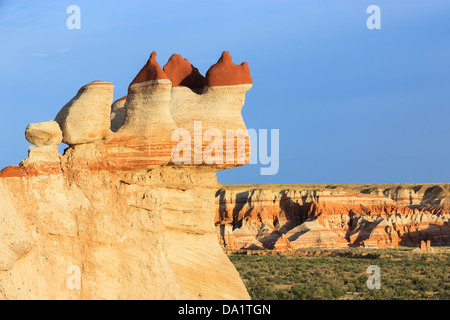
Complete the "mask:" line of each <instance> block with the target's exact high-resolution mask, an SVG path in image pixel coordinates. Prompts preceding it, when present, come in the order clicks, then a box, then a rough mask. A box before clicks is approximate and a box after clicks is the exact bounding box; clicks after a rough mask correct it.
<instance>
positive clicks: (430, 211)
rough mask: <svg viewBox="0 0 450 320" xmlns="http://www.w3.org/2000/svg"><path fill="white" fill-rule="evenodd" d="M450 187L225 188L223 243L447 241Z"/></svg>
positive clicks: (219, 218) (220, 201) (283, 245)
mask: <svg viewBox="0 0 450 320" xmlns="http://www.w3.org/2000/svg"><path fill="white" fill-rule="evenodd" d="M449 194H450V185H449V184H421V185H419V184H417V185H411V184H409V185H406V184H405V185H234V186H233V185H225V186H222V188H221V189H220V190H219V191H218V192H217V193H216V218H215V221H216V228H217V232H218V234H219V240H220V242H221V244H222V246H223V247H225V248H230V249H264V248H265V249H275V250H288V249H298V248H307V247H318V248H345V247H349V246H363V247H373V248H386V247H396V246H398V245H408V246H419V245H420V242H421V240H425V241H426V240H430V241H431V245H432V246H433V245H448V244H450V223H449V218H450V200H449Z"/></svg>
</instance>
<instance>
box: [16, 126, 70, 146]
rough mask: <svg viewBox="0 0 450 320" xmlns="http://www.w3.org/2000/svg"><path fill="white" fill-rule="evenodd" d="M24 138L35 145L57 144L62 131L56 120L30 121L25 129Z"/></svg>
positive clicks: (60, 139)
mask: <svg viewBox="0 0 450 320" xmlns="http://www.w3.org/2000/svg"><path fill="white" fill-rule="evenodd" d="M25 138H26V139H27V140H28V142H29V143H32V144H34V145H37V146H49V145H58V144H60V143H61V141H62V131H61V128H60V127H59V124H58V123H57V122H56V121H46V122H38V123H32V124H30V125H29V126H28V127H27V128H26V129H25Z"/></svg>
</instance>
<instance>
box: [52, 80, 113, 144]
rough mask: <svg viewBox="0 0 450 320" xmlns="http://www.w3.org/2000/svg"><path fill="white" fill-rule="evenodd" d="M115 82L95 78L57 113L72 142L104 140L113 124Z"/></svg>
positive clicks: (57, 119)
mask: <svg viewBox="0 0 450 320" xmlns="http://www.w3.org/2000/svg"><path fill="white" fill-rule="evenodd" d="M113 92H114V85H113V84H112V83H111V82H107V81H93V82H91V83H88V84H87V85H85V86H84V87H82V88H81V89H80V90H79V91H78V93H77V94H76V96H75V97H73V99H72V100H70V101H69V102H68V103H67V104H66V105H65V106H64V107H63V108H62V109H61V110H60V111H59V112H58V114H57V115H56V118H55V121H56V122H58V123H59V125H60V127H61V130H62V132H63V142H64V143H66V144H68V145H70V146H71V145H76V144H82V143H90V142H94V141H99V140H101V139H102V138H103V137H104V136H105V135H106V133H108V131H109V128H110V122H111V121H110V114H111V103H112V99H113Z"/></svg>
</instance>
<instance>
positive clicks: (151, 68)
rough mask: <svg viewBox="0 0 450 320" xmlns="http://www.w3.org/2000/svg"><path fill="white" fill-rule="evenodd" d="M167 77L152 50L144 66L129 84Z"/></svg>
mask: <svg viewBox="0 0 450 320" xmlns="http://www.w3.org/2000/svg"><path fill="white" fill-rule="evenodd" d="M160 79H169V78H168V77H167V75H166V73H165V72H164V71H163V69H162V68H161V67H160V65H159V64H158V62H157V61H156V52H155V51H153V52H152V54H151V55H150V58H149V59H148V61H147V63H146V64H145V66H144V67H143V68H142V69H141V71H139V73H138V74H137V76H136V77H135V78H134V80H133V81H132V82H131V83H130V86H131V85H133V84H137V83H142V82H146V81H151V80H160Z"/></svg>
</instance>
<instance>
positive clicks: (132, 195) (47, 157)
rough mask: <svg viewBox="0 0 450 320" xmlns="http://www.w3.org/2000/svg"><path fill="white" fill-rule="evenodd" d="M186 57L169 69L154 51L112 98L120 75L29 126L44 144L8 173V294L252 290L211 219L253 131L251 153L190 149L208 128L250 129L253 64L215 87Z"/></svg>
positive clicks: (4, 235)
mask: <svg viewBox="0 0 450 320" xmlns="http://www.w3.org/2000/svg"><path fill="white" fill-rule="evenodd" d="M225 55H228V53H226V54H225ZM185 61H187V60H184V59H182V58H181V57H180V56H178V55H175V56H174V57H172V58H171V60H169V63H168V66H167V68H166V69H167V70H168V75H167V74H166V73H165V71H164V70H163V68H161V67H160V66H159V64H158V62H157V61H156V53H152V54H151V56H150V59H149V60H148V62H147V63H146V64H145V66H144V67H143V68H142V70H141V71H140V72H139V73H138V74H137V75H136V77H135V79H134V80H133V82H132V83H131V84H130V86H129V88H128V94H127V96H126V97H124V98H123V99H119V100H118V101H116V102H115V103H114V104H112V100H113V89H114V86H113V84H112V83H109V82H105V81H94V82H91V83H89V84H87V85H86V86H84V87H83V88H81V89H80V90H79V91H78V93H77V94H76V95H75V97H74V98H73V99H72V100H71V101H70V102H69V103H68V104H67V105H65V106H64V107H63V108H62V109H61V111H60V112H59V113H58V114H57V116H56V119H55V121H56V122H51V124H45V125H31V126H30V127H29V128H28V130H27V139H28V140H29V141H30V142H31V143H34V144H36V145H37V146H36V147H34V146H33V147H30V151H29V155H28V157H27V159H25V160H24V161H22V163H21V164H20V165H18V166H10V167H7V168H4V169H3V170H2V171H1V172H0V221H1V222H2V223H0V252H1V255H0V298H2V299H249V295H248V293H247V291H246V289H245V287H244V285H243V283H242V280H241V279H240V277H239V274H238V273H237V271H236V269H235V268H234V266H233V265H232V264H231V262H230V261H229V259H228V258H227V256H226V255H225V254H224V253H223V250H222V248H221V247H220V245H219V242H218V241H217V234H216V230H215V227H214V212H215V200H214V195H215V193H216V191H217V189H218V188H220V185H219V184H218V182H217V179H216V176H215V174H216V172H217V171H218V170H222V169H225V168H229V167H233V166H238V165H242V164H245V163H247V162H248V153H249V145H248V141H245V144H244V156H243V157H244V161H243V163H241V162H237V161H234V162H228V163H223V162H222V163H221V162H220V161H217V163H213V164H212V165H211V164H209V163H207V162H206V161H204V158H203V157H200V161H198V160H199V159H197V158H196V161H195V162H194V161H193V160H194V159H193V158H194V156H195V155H196V154H195V153H192V154H191V150H193V149H196V150H197V151H200V153H201V154H202V153H203V152H204V149H206V148H207V147H208V146H209V145H208V144H205V143H204V142H203V141H202V140H200V144H199V143H198V141H197V140H196V139H194V138H197V139H199V138H203V137H202V135H203V133H205V130H208V129H217V130H216V131H215V132H216V133H220V134H223V135H225V132H222V131H224V130H225V129H226V128H228V126H230V128H239V129H241V130H242V131H243V132H244V135H247V130H246V128H245V124H244V122H243V120H242V118H241V115H240V111H241V108H242V106H243V104H244V95H245V92H246V91H247V90H248V89H250V87H251V84H250V83H248V82H249V80H248V79H251V78H250V73H249V71H248V69H246V72H248V75H247V77H246V80H245V81H246V83H241V81H242V72H240V73H239V74H237V80H236V81H234V82H233V83H231V82H230V84H225V85H223V84H222V85H220V86H215V85H214V81H213V82H212V85H210V86H207V79H208V77H205V78H204V80H201V81H200V82H198V81H193V80H192V79H193V78H195V79H196V78H199V79H201V78H200V77H199V75H198V74H196V72H194V75H195V77H193V76H191V74H192V72H193V71H195V70H196V69H195V68H193V67H191V66H190V64H189V65H188V63H187V62H185ZM218 63H219V64H220V61H219V62H218ZM232 66H233V64H230V63H228V64H227V65H225V66H224V68H225V69H227V68H231V67H232ZM189 68H191V69H190V70H193V71H191V72H190V71H189ZM223 72H227V71H226V70H224V71H223ZM233 72H234V71H232V72H231V73H229V76H230V77H231V78H232V74H233ZM213 74H214V73H213ZM172 81H173V82H172ZM199 83H202V84H203V87H197V84H199ZM190 86H195V87H196V88H194V89H195V91H194V90H193V88H191V87H190ZM111 104H112V105H111ZM225 115H226V116H225ZM223 117H225V118H224V119H222V118H223ZM222 120H224V121H225V123H223V122H222ZM203 121H204V123H202V122H203ZM194 122H196V123H202V124H203V129H202V130H200V133H198V132H196V131H195V130H194ZM55 123H58V124H59V126H57V127H55ZM178 129H179V130H180V131H181V132H183V133H190V132H192V133H193V134H194V133H195V134H196V136H195V137H194V136H192V137H191V138H192V139H187V138H188V137H187V136H186V135H185V136H183V135H182V137H183V138H185V140H183V141H182V142H183V143H184V146H185V147H186V148H181V149H182V150H184V151H186V150H187V151H186V152H185V153H186V157H185V158H184V160H186V161H183V162H181V163H179V164H177V163H175V162H174V161H173V149H174V147H175V146H176V145H177V144H179V143H180V136H179V135H176V134H175V135H174V132H175V133H176V132H177V131H176V130H178ZM174 136H175V138H174ZM61 140H62V141H63V142H65V143H67V144H68V145H69V147H68V148H67V149H66V150H65V152H64V154H63V155H61V154H60V153H59V152H58V144H59V143H60V142H61ZM194 140H195V141H194ZM205 145H206V146H205ZM187 146H189V148H190V149H189V148H187ZM198 149H200V150H198ZM212 149H214V148H212ZM229 149H230V150H231V149H232V150H233V151H236V152H237V151H238V149H237V147H235V146H231V147H230V148H229ZM245 151H246V152H247V157H246V154H245ZM218 153H219V152H218ZM191 156H192V157H191ZM235 158H237V157H235ZM206 159H208V158H207V157H206ZM188 160H189V161H188ZM191 160H192V161H191Z"/></svg>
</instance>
